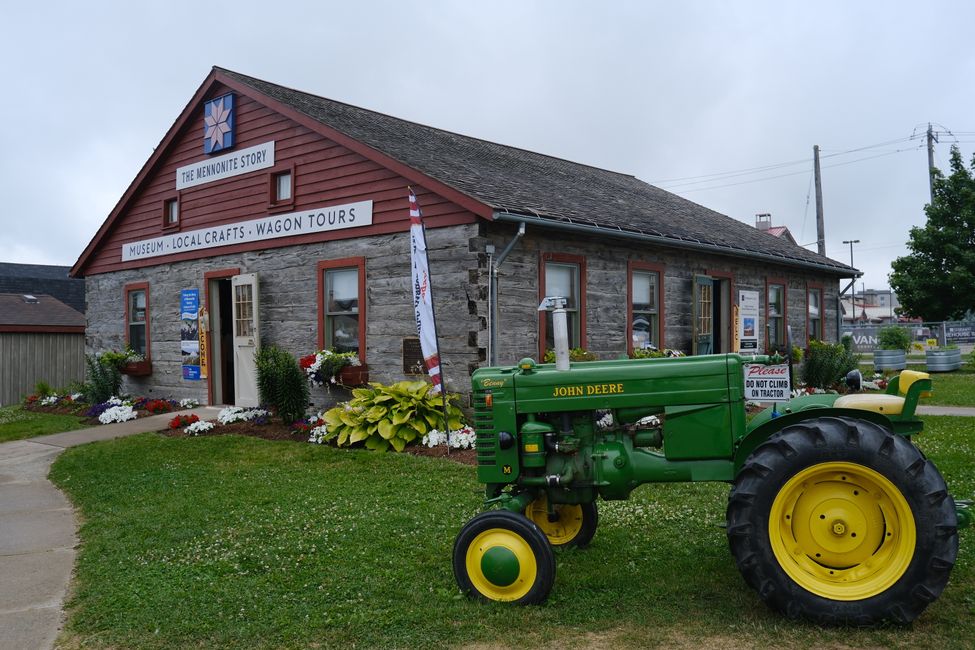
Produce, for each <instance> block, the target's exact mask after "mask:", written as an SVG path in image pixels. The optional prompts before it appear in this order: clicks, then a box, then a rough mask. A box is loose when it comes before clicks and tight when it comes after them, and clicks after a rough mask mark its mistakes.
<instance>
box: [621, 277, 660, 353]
mask: <svg viewBox="0 0 975 650" xmlns="http://www.w3.org/2000/svg"><path fill="white" fill-rule="evenodd" d="M627 276H628V279H627V287H628V290H629V291H628V294H627V302H628V304H629V309H628V310H627V325H626V328H627V331H628V332H629V341H628V342H627V352H632V351H633V350H635V349H644V348H647V347H650V346H653V347H655V348H658V349H660V348H662V347H663V291H662V288H663V277H664V273H663V267H662V266H659V265H655V264H647V263H644V262H630V263H629V264H628V265H627Z"/></svg>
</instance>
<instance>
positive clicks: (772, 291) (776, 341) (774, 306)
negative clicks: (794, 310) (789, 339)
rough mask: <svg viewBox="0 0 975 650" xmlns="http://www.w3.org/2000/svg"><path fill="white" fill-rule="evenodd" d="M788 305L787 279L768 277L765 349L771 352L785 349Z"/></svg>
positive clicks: (766, 282)
mask: <svg viewBox="0 0 975 650" xmlns="http://www.w3.org/2000/svg"><path fill="white" fill-rule="evenodd" d="M788 306H789V302H788V293H787V291H786V284H785V280H778V279H773V278H768V279H767V280H766V281H765V323H766V326H765V328H766V336H765V349H766V350H767V351H768V352H769V353H771V352H784V351H785V344H786V343H785V333H786V327H787V326H788V322H789V319H788Z"/></svg>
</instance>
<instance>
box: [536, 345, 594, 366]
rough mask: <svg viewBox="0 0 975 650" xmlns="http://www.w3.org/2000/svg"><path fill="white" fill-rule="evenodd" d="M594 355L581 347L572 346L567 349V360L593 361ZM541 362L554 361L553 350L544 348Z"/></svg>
mask: <svg viewBox="0 0 975 650" xmlns="http://www.w3.org/2000/svg"><path fill="white" fill-rule="evenodd" d="M595 360H596V355H595V354H593V353H592V352H590V351H588V350H585V349H583V348H572V349H571V350H569V361H595ZM542 362H543V363H555V350H545V358H544V359H542Z"/></svg>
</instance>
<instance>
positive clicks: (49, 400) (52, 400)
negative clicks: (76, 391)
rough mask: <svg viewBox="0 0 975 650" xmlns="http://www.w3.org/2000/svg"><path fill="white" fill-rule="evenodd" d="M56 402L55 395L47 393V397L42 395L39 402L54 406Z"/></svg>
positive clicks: (43, 404) (42, 404) (56, 397)
mask: <svg viewBox="0 0 975 650" xmlns="http://www.w3.org/2000/svg"><path fill="white" fill-rule="evenodd" d="M57 403H58V396H57V395H48V396H47V397H42V398H41V399H40V402H39V404H40V405H41V406H54V405H55V404H57Z"/></svg>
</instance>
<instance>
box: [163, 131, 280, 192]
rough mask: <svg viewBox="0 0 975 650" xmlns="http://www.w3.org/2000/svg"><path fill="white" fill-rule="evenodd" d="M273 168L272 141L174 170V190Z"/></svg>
mask: <svg viewBox="0 0 975 650" xmlns="http://www.w3.org/2000/svg"><path fill="white" fill-rule="evenodd" d="M273 166H274V141H271V142H265V143H263V144H255V145H254V146H253V147H247V148H246V149H240V150H239V151H235V152H233V153H228V154H224V155H222V156H214V157H213V158H204V159H203V160H198V161H197V162H195V163H191V164H189V165H184V166H182V167H178V168H177V169H176V189H178V190H183V189H186V188H187V187H193V186H195V185H203V184H204V183H211V182H213V181H219V180H222V179H224V178H231V177H233V176H240V175H241V174H248V173H250V172H253V171H257V170H259V169H267V168H268V167H273Z"/></svg>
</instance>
